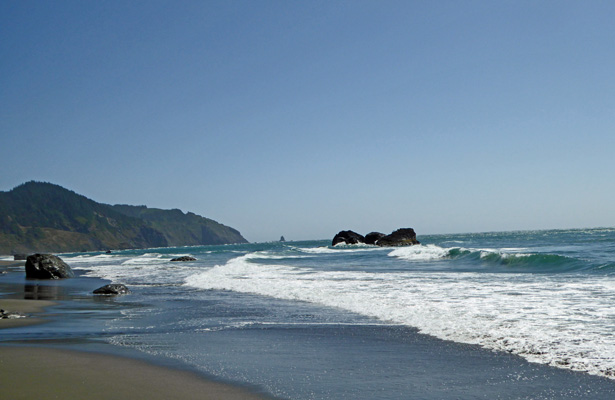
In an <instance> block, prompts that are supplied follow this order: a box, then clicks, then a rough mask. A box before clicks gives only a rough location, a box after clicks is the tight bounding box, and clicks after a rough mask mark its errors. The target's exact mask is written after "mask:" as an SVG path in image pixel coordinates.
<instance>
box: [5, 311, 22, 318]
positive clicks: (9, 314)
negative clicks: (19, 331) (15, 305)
mask: <svg viewBox="0 0 615 400" xmlns="http://www.w3.org/2000/svg"><path fill="white" fill-rule="evenodd" d="M15 318H26V315H25V314H22V313H20V312H17V311H6V310H0V319H15Z"/></svg>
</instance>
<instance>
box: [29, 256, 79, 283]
mask: <svg viewBox="0 0 615 400" xmlns="http://www.w3.org/2000/svg"><path fill="white" fill-rule="evenodd" d="M73 276H74V273H73V270H72V269H71V268H70V267H69V266H68V264H66V263H65V262H64V261H62V259H61V258H60V257H58V256H54V255H53V254H32V255H29V256H28V257H27V259H26V278H28V279H65V278H72V277H73Z"/></svg>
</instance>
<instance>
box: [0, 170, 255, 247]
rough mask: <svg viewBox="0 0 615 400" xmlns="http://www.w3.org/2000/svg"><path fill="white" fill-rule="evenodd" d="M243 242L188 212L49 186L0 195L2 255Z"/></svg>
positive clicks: (28, 186) (29, 186) (33, 184)
mask: <svg viewBox="0 0 615 400" xmlns="http://www.w3.org/2000/svg"><path fill="white" fill-rule="evenodd" d="M247 242H248V241H247V240H246V239H245V238H244V237H243V236H241V233H239V231H237V230H236V229H234V228H231V227H229V226H226V225H223V224H220V223H218V222H216V221H214V220H212V219H209V218H205V217H202V216H199V215H197V214H194V213H192V212H188V213H183V212H182V211H181V210H178V209H173V210H163V209H158V208H148V207H146V206H131V205H126V204H116V205H109V204H104V203H98V202H96V201H94V200H92V199H89V198H87V197H85V196H83V195H80V194H78V193H76V192H74V191H72V190H69V189H66V188H63V187H62V186H59V185H56V184H53V183H48V182H35V181H30V182H26V183H23V184H21V185H19V186H16V187H15V188H13V189H12V190H10V191H8V192H0V254H10V253H13V254H14V253H28V252H73V251H97V250H107V249H128V248H149V247H169V246H192V245H215V244H232V243H247Z"/></svg>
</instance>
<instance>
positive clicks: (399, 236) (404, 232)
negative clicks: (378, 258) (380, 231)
mask: <svg viewBox="0 0 615 400" xmlns="http://www.w3.org/2000/svg"><path fill="white" fill-rule="evenodd" d="M376 244H377V245H378V246H411V245H413V244H420V242H419V241H418V240H416V233H414V229H412V228H402V229H398V230H396V231H395V232H393V233H391V234H390V235H386V236H383V237H381V238H380V239H379V240H378V241H377V242H376Z"/></svg>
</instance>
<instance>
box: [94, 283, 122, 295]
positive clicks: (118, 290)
mask: <svg viewBox="0 0 615 400" xmlns="http://www.w3.org/2000/svg"><path fill="white" fill-rule="evenodd" d="M93 293H94V294H103V295H117V294H128V293H130V290H128V288H127V287H126V286H125V285H122V284H121V283H112V284H109V285H105V286H103V287H99V288H98V289H96V290H94V292H93Z"/></svg>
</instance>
